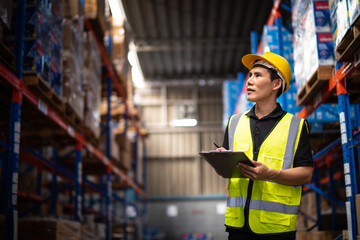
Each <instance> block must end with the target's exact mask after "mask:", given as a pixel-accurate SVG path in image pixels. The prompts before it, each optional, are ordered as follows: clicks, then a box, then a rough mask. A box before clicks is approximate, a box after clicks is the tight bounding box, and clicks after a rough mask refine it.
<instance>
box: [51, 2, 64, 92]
mask: <svg viewBox="0 0 360 240" xmlns="http://www.w3.org/2000/svg"><path fill="white" fill-rule="evenodd" d="M61 6H62V4H61V1H58V0H53V1H52V2H51V28H50V29H51V31H50V37H51V43H52V44H51V61H50V67H51V71H50V81H51V88H52V89H54V91H55V92H56V93H57V95H59V96H62V87H63V86H62V33H63V29H62V27H63V17H62V15H61Z"/></svg>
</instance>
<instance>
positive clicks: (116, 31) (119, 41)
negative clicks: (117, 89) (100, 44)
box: [104, 19, 128, 89]
mask: <svg viewBox="0 0 360 240" xmlns="http://www.w3.org/2000/svg"><path fill="white" fill-rule="evenodd" d="M110 21H111V30H110V31H107V32H106V34H105V38H104V41H105V45H106V46H108V39H109V37H110V36H111V37H112V41H111V43H112V46H111V54H110V55H111V60H112V63H113V65H114V68H115V70H116V74H117V75H118V76H120V79H121V84H122V85H123V86H124V89H126V88H127V81H126V80H127V79H126V76H127V71H128V61H127V52H128V47H127V38H126V34H125V31H126V29H125V26H124V21H123V20H116V19H111V20H110Z"/></svg>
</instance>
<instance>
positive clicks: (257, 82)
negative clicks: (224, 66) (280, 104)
mask: <svg viewBox="0 0 360 240" xmlns="http://www.w3.org/2000/svg"><path fill="white" fill-rule="evenodd" d="M273 87H274V84H273V82H271V79H270V73H269V71H268V70H266V69H265V68H262V67H254V68H253V69H251V71H250V72H249V78H248V80H247V94H248V95H247V100H248V101H250V102H261V101H267V100H270V98H271V96H272V94H274V92H273Z"/></svg>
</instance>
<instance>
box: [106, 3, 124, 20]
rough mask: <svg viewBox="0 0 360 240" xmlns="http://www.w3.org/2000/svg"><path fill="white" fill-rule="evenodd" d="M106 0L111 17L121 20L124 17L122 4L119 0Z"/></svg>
mask: <svg viewBox="0 0 360 240" xmlns="http://www.w3.org/2000/svg"><path fill="white" fill-rule="evenodd" d="M108 1H109V5H110V9H111V15H112V17H113V18H114V19H117V20H123V19H124V18H125V15H124V14H123V11H122V4H121V3H120V2H119V0H108Z"/></svg>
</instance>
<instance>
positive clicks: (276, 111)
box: [246, 103, 285, 119]
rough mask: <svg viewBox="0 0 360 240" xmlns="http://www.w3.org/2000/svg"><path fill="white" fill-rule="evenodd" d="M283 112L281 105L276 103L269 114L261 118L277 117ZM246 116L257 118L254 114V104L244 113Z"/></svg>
mask: <svg viewBox="0 0 360 240" xmlns="http://www.w3.org/2000/svg"><path fill="white" fill-rule="evenodd" d="M284 113H285V111H284V110H283V109H282V107H281V105H280V104H279V103H277V106H276V108H275V109H274V110H273V111H272V112H271V113H270V114H269V115H267V116H265V117H263V118H262V119H267V118H277V117H280V116H282V115H283V114H284ZM246 116H248V117H252V118H256V119H258V117H257V116H256V114H255V105H254V106H253V107H252V108H251V110H250V111H249V112H248V113H246Z"/></svg>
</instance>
